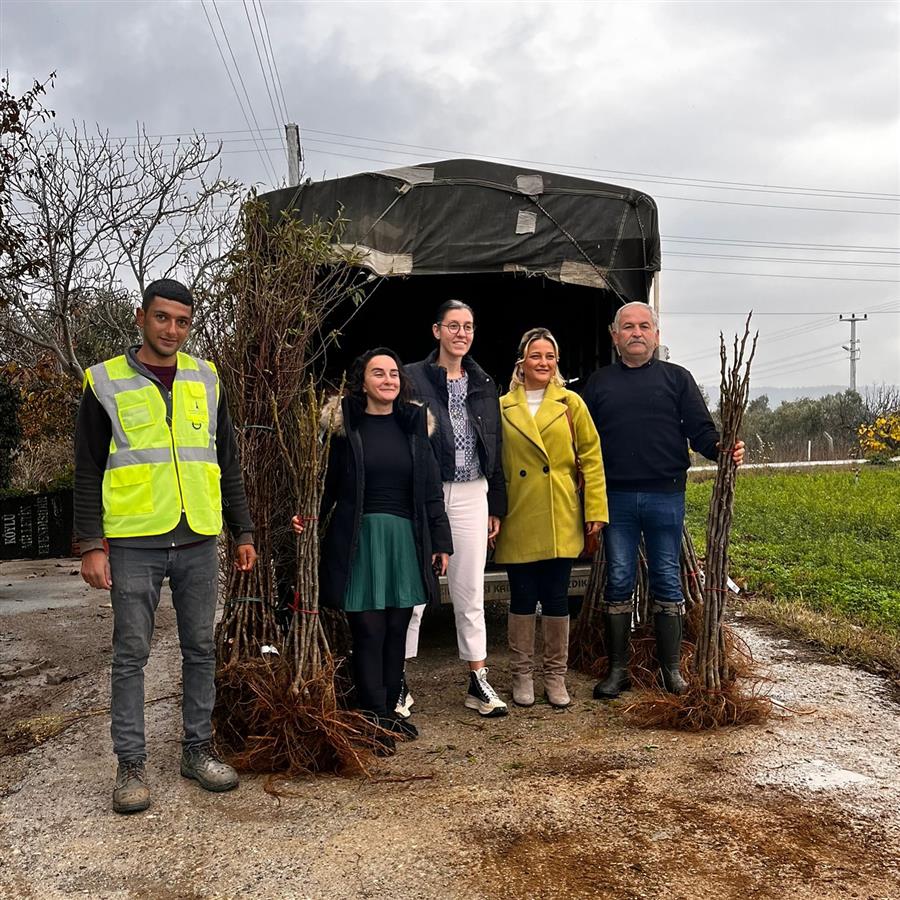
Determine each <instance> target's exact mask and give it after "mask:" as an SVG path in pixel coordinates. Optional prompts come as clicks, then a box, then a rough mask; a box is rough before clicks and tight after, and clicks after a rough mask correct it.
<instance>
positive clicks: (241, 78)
mask: <svg viewBox="0 0 900 900" xmlns="http://www.w3.org/2000/svg"><path fill="white" fill-rule="evenodd" d="M212 5H213V11H214V12H215V14H216V18H217V19H218V20H219V27H220V28H221V29H222V37H223V38H225V46H226V47H228V52H229V54H230V55H231V61H232V63H234V71H235V73H236V74H237V77H238V81H240V83H241V88H243V91H244V96H245V97H246V98H247V108H248V109H249V110H250V118H251V119H253V124H254V125H255V126H256V130H257V132H258V133H259V136H260V138H262V131H261V130H260V127H259V122H257V121H256V113H255V112H254V111H253V103H252V101H251V100H250V94H249V93H248V92H247V85H246V84H245V83H244V76H243V75H242V74H241V67H240V66H239V65H238V61H237V59H236V58H235V55H234V50H232V49H231V41H230V40H229V39H228V32H227V31H226V30H225V23H224V22H223V21H222V16H221V15H219V6H218V4H217V2H216V0H212ZM248 125H249V123H248ZM264 148H265V151H266V157H267V158H268V160H269V165H270V166H271V169H272V186H273V187H274V186H275V185H276V184H277V183H278V176H277V175H276V174H275V164H274V163H273V162H272V157H271V155H270V154H269V148H268V147H265V144H264Z"/></svg>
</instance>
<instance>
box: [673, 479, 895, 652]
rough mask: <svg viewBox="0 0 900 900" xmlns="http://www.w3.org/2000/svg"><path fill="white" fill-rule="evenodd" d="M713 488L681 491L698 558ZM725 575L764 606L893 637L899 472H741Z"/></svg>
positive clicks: (704, 485)
mask: <svg viewBox="0 0 900 900" xmlns="http://www.w3.org/2000/svg"><path fill="white" fill-rule="evenodd" d="M712 486H713V482H712V481H711V480H709V481H704V482H699V483H697V482H692V483H689V484H688V491H687V500H688V527H689V529H690V531H691V535H692V537H693V538H694V542H695V544H696V546H697V550H698V552H701V551H702V550H703V549H704V548H705V546H706V515H707V510H708V508H709V498H710V494H711V492H712ZM731 574H732V577H733V578H734V579H735V580H737V581H739V582H740V583H741V584H746V586H747V587H748V588H749V589H750V590H751V591H754V592H757V593H759V594H762V595H764V596H766V597H769V598H771V599H775V600H783V601H789V602H797V601H800V602H802V603H803V604H804V605H805V606H808V607H810V608H811V609H813V610H815V611H817V612H821V613H826V614H830V613H833V614H837V615H839V616H842V617H845V618H846V619H848V620H849V621H850V622H853V623H857V624H860V625H866V626H870V627H872V628H874V629H876V630H878V631H880V632H882V633H886V634H887V635H890V636H891V637H893V638H896V637H900V470H898V469H897V468H896V467H891V468H875V467H871V468H866V467H864V468H863V469H862V470H861V471H860V472H859V475H858V477H857V476H856V475H855V474H854V473H853V472H850V471H821V470H820V471H818V472H810V473H809V474H806V473H802V472H792V473H785V474H782V473H778V474H776V473H773V472H763V473H758V474H757V473H751V472H746V473H741V474H740V476H739V477H738V481H737V489H736V495H735V505H734V525H733V529H732V535H731Z"/></svg>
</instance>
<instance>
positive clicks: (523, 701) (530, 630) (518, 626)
mask: <svg viewBox="0 0 900 900" xmlns="http://www.w3.org/2000/svg"><path fill="white" fill-rule="evenodd" d="M534 618H535V617H534V613H532V614H531V615H530V616H517V615H516V614H515V613H510V614H509V619H508V620H507V634H508V636H509V656H510V663H511V665H510V668H511V669H512V696H513V703H515V704H516V706H533V705H534V680H533V678H532V675H533V673H534Z"/></svg>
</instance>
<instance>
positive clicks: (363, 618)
mask: <svg viewBox="0 0 900 900" xmlns="http://www.w3.org/2000/svg"><path fill="white" fill-rule="evenodd" d="M411 618H412V607H411V606H407V607H403V608H390V609H372V610H367V611H365V612H348V613H347V621H348V622H349V624H350V634H351V635H352V637H353V680H354V682H355V684H356V698H357V704H358V706H359V708H360V709H362V710H367V711H369V712H373V713H375V714H376V715H379V716H383V715H387V714H388V713H392V712H393V711H394V706H395V705H396V703H397V698H398V697H399V696H400V682H401V679H402V677H403V663H404V657H405V655H406V653H405V651H406V629H407V628H408V626H409V620H410V619H411Z"/></svg>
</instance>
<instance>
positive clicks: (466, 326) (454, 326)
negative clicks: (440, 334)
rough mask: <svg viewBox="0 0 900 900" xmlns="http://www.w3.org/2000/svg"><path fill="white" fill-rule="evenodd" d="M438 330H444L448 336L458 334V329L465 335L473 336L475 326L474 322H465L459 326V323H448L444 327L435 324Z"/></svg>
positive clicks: (442, 324) (441, 323) (441, 324)
mask: <svg viewBox="0 0 900 900" xmlns="http://www.w3.org/2000/svg"><path fill="white" fill-rule="evenodd" d="M435 324H436V325H437V326H438V328H446V329H447V331H449V332H450V334H459V332H460V329H462V330H463V331H464V332H465V333H466V334H474V333H475V324H474V322H465V323H463V324H460V323H459V322H448V323H447V324H446V325H445V324H444V323H443V322H436V323H435Z"/></svg>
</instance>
